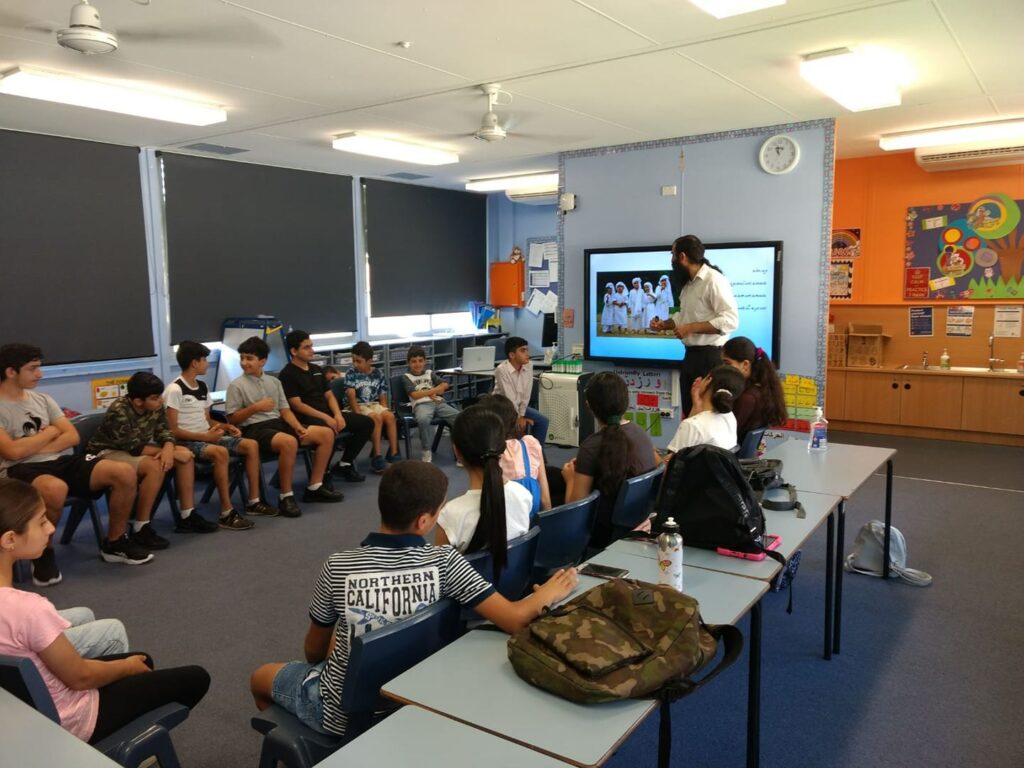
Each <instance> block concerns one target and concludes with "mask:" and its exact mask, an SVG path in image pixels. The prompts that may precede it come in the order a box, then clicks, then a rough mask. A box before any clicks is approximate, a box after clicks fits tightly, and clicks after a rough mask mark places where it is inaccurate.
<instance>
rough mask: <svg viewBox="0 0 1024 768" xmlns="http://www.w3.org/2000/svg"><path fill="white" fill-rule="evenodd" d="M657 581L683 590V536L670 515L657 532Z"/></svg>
mask: <svg viewBox="0 0 1024 768" xmlns="http://www.w3.org/2000/svg"><path fill="white" fill-rule="evenodd" d="M658 583H659V584H665V585H667V586H669V587H672V588H673V589H678V590H679V591H680V592H682V591H683V537H682V536H680V535H679V526H678V525H677V524H676V521H675V519H674V518H671V517H670V518H669V519H668V520H666V521H665V524H664V525H663V526H662V529H661V533H660V534H658Z"/></svg>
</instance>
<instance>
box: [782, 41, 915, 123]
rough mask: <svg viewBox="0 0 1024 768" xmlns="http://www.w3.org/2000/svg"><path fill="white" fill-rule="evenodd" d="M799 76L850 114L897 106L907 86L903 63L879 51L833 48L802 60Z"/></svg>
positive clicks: (907, 70) (907, 73)
mask: <svg viewBox="0 0 1024 768" xmlns="http://www.w3.org/2000/svg"><path fill="white" fill-rule="evenodd" d="M800 75H801V76H802V77H803V78H804V80H806V81H807V82H809V83H810V84H811V85H813V86H814V87H815V88H817V89H818V90H819V91H821V92H822V93H824V94H825V95H826V96H828V97H829V98H830V99H833V100H835V101H837V102H839V103H840V104H841V105H842V106H844V107H846V108H847V109H848V110H850V111H851V112H863V111H865V110H868V109H880V108H882V107H898V106H899V105H900V100H901V97H900V86H902V85H906V84H907V83H909V82H910V80H911V79H912V78H911V71H910V67H909V65H908V64H907V61H906V59H904V58H903V57H902V56H900V55H899V54H897V53H894V52H892V51H887V50H884V49H880V48H873V47H865V48H858V49H856V50H850V49H849V48H836V49H835V50H831V51H822V52H820V53H812V54H810V55H808V56H804V60H803V61H802V62H800Z"/></svg>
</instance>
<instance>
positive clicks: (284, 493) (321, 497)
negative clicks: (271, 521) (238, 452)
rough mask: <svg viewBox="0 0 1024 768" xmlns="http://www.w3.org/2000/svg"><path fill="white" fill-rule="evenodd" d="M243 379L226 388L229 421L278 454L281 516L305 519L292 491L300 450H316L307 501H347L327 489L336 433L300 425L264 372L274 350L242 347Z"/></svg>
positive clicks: (257, 343) (255, 340) (253, 339)
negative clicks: (325, 479) (305, 447)
mask: <svg viewBox="0 0 1024 768" xmlns="http://www.w3.org/2000/svg"><path fill="white" fill-rule="evenodd" d="M238 355H239V358H240V362H241V365H242V371H243V373H242V375H241V376H239V377H238V378H237V379H235V380H234V381H232V382H231V384H229V385H228V398H227V411H228V421H230V422H231V423H232V424H233V425H235V426H236V427H241V429H242V437H247V438H249V439H250V440H255V441H256V442H257V443H259V446H260V450H261V451H264V452H265V453H275V454H277V469H278V476H279V477H280V480H281V500H280V501H279V502H278V505H277V508H278V511H280V513H281V514H282V515H284V516H285V517H298V516H299V515H301V514H302V510H300V509H299V505H298V504H297V503H296V502H295V495H294V493H293V492H292V473H293V471H294V470H295V458H296V457H297V456H298V453H299V445H310V446H313V447H314V448H315V453H314V454H313V470H312V472H310V476H309V485H307V486H306V492H305V493H304V494H303V495H302V500H303V501H304V502H328V503H330V502H335V501H341V500H342V499H343V498H344V496H343V495H342V494H341V493H339V492H338V491H335V490H334V489H332V488H329V487H328V486H326V485H325V484H324V474H325V473H326V471H327V463H328V462H329V461H330V460H331V454H332V453H334V433H333V432H332V431H331V430H329V429H328V428H327V427H309V428H306V427H304V426H302V425H301V424H300V423H299V421H298V419H296V418H295V414H294V413H292V411H291V408H289V407H288V401H287V400H285V397H284V390H283V389H282V388H281V382H280V381H278V380H277V379H275V378H274V377H273V376H268V375H266V374H265V373H263V367H264V366H265V365H266V364H267V357H268V356H269V355H270V347H268V346H267V342H265V341H264V340H263V339H261V338H260V337H259V336H250V337H249V338H248V339H246V340H245V341H243V342H242V343H241V344H239V345H238Z"/></svg>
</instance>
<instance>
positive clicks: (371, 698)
mask: <svg viewBox="0 0 1024 768" xmlns="http://www.w3.org/2000/svg"><path fill="white" fill-rule="evenodd" d="M459 630H460V622H459V605H458V603H455V602H454V601H452V600H447V599H446V600H441V601H439V602H437V603H434V604H432V605H430V606H428V607H427V608H424V609H423V610H421V611H419V612H418V613H416V614H414V615H413V616H410V617H409V618H407V619H403V620H402V621H399V622H396V623H394V624H391V625H389V626H386V627H384V628H383V629H375V630H373V631H372V632H367V633H365V634H363V635H361V636H359V637H356V638H353V640H352V647H351V650H350V653H349V660H348V669H347V670H346V672H345V685H344V688H342V692H341V708H342V710H343V711H344V712H345V714H346V715H347V716H348V726H347V729H346V733H345V736H344V737H337V736H329V735H327V734H323V733H319V732H317V731H314V730H313V729H311V728H309V727H307V726H305V725H303V724H302V723H301V722H300V721H299V719H298V718H296V717H295V716H294V715H292V714H291V713H290V712H287V711H286V710H284V709H283V708H281V707H279V706H277V705H276V704H275V705H273V706H271V707H270V708H268V709H266V710H264V711H263V712H261V713H260V714H258V715H256V716H255V717H254V718H252V727H253V728H255V729H256V730H257V731H259V732H260V733H262V734H263V747H262V750H261V753H260V768H276V766H277V764H278V763H279V762H280V763H283V764H284V765H285V766H286V768H309V766H313V765H315V764H317V763H318V762H320V761H322V760H323V759H324V758H326V757H327V756H328V755H330V754H331V753H332V752H334V751H335V750H337V749H339V748H340V747H341V746H342V745H344V744H345V743H347V742H349V741H351V740H352V739H354V738H356V737H357V736H359V735H360V734H362V733H364V732H365V731H366V730H368V729H369V728H370V727H371V726H372V725H374V724H375V723H376V722H378V721H379V720H380V719H382V718H383V717H386V716H387V715H388V714H390V713H391V712H392V711H394V710H395V709H397V708H398V705H397V704H396V703H395V702H394V701H390V700H388V699H384V698H382V697H381V695H380V689H381V688H382V687H383V686H384V685H385V684H386V683H387V682H389V681H390V680H393V679H394V678H396V677H398V676H399V675H400V674H402V673H403V672H405V671H406V670H408V669H411V668H412V667H414V666H416V665H417V664H419V663H420V662H421V661H423V660H424V659H426V658H427V657H428V656H430V655H432V654H434V653H436V652H437V651H439V650H440V649H441V648H443V647H444V646H446V645H448V643H450V642H451V641H452V640H454V639H455V638H456V637H457V636H458V633H459Z"/></svg>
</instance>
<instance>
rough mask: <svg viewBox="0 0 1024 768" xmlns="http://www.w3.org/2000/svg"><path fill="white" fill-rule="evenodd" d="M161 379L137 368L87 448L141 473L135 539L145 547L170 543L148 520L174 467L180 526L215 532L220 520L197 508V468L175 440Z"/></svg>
mask: <svg viewBox="0 0 1024 768" xmlns="http://www.w3.org/2000/svg"><path fill="white" fill-rule="evenodd" d="M163 391H164V385H163V382H162V381H160V379H159V378H158V377H157V376H154V375H153V374H152V373H150V372H148V371H139V372H138V373H135V374H133V375H132V377H131V378H130V379H128V394H127V395H125V396H124V397H119V398H118V399H117V400H115V401H114V402H113V403H112V404H111V405H110V407H109V408H108V409H107V415H106V418H105V419H104V420H103V423H102V424H100V426H99V428H98V429H97V430H96V432H95V434H94V435H93V436H92V439H91V440H89V445H88V447H87V448H86V452H87V453H89V454H95V455H97V456H100V457H102V458H104V459H110V460H111V461H121V462H124V463H126V464H131V465H132V466H133V467H135V471H136V473H137V474H138V477H139V493H138V496H137V498H136V502H135V520H134V522H133V523H132V531H131V534H130V535H131V538H132V540H133V541H135V542H136V543H138V544H140V545H142V546H143V547H146V548H147V549H166V548H167V547H168V546H169V545H170V542H169V541H167V539H165V538H164V537H163V536H160V535H159V534H157V533H156V531H154V530H153V527H152V526H151V525H150V524H149V519H150V515H151V514H152V512H153V505H154V504H155V502H156V498H157V495H158V494H159V493H160V488H161V487H162V486H163V484H164V479H165V475H166V473H167V472H168V471H169V470H170V469H171V468H172V467H173V468H174V479H175V482H176V484H177V487H178V502H179V504H180V506H181V517H182V521H181V523H180V524H179V525H178V530H179V531H190V532H195V533H212V532H213V531H216V530H217V525H216V523H212V522H210V521H209V520H205V519H203V518H202V517H200V516H199V513H198V512H196V511H195V509H194V504H193V487H194V485H195V468H194V465H193V463H192V452H191V451H189V450H188V449H187V448H185V447H183V446H178V445H175V442H174V435H173V434H172V433H171V428H170V425H169V424H168V423H167V414H166V412H165V411H164V404H163V397H162V395H163Z"/></svg>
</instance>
